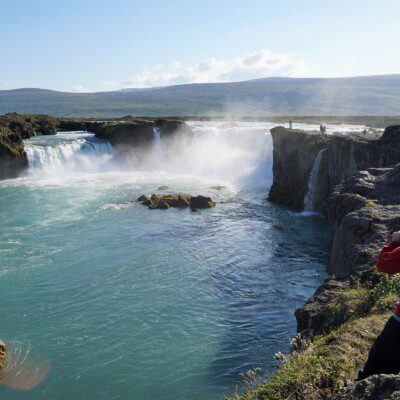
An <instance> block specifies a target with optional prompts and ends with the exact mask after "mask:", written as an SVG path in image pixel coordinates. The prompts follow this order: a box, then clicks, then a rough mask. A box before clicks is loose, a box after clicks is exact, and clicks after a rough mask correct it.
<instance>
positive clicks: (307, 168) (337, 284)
mask: <svg viewBox="0 0 400 400" xmlns="http://www.w3.org/2000/svg"><path fill="white" fill-rule="evenodd" d="M271 132H272V137H273V143H274V165H273V170H274V184H273V186H272V188H271V192H270V195H269V199H270V201H275V202H278V203H280V204H284V205H288V206H291V207H294V208H297V209H299V210H301V209H302V208H303V207H304V199H305V198H306V196H307V192H308V190H309V179H310V175H311V172H312V170H313V165H314V163H315V160H316V158H317V155H318V153H319V152H321V151H323V157H321V158H320V162H319V163H318V164H319V165H318V171H314V172H315V174H316V177H317V179H316V180H315V182H314V184H315V185H318V188H317V190H316V192H317V193H318V199H317V200H318V202H319V204H317V207H318V208H319V210H320V211H321V212H322V213H323V214H324V215H325V216H326V217H327V219H328V221H329V223H330V225H331V227H332V229H333V232H334V236H333V244H332V252H331V257H330V261H329V264H328V265H327V271H328V274H329V275H330V276H329V277H328V279H326V281H325V282H324V283H323V284H322V285H321V287H319V288H318V289H317V291H316V292H315V294H314V295H313V296H312V298H310V299H309V300H308V301H307V303H306V304H305V305H304V306H303V307H301V308H300V309H298V310H296V313H295V315H296V319H297V327H298V335H297V336H296V338H295V339H294V340H293V341H292V351H291V352H290V353H289V354H288V355H285V356H282V357H280V358H281V360H280V362H279V364H278V368H277V371H276V373H275V374H273V375H272V376H270V377H269V379H268V381H266V382H264V383H261V384H257V385H255V388H254V389H253V390H247V391H245V393H244V394H243V395H242V396H240V398H242V399H246V400H250V399H251V400H256V399H257V400H258V399H268V400H274V399H275V400H279V399H287V398H295V399H309V400H311V399H331V398H335V399H336V400H340V399H343V400H344V399H346V400H347V399H361V398H370V399H388V398H397V397H393V396H397V395H398V390H399V389H398V380H399V377H398V376H387V375H380V376H374V377H370V378H367V379H365V380H364V381H361V382H359V383H357V384H355V383H354V378H355V377H356V374H357V371H358V369H359V368H361V367H362V366H363V363H364V362H365V360H366V357H367V354H368V351H369V349H370V347H371V345H372V343H373V341H374V340H375V338H376V336H377V335H378V334H379V332H380V331H381V329H382V328H383V325H384V324H385V322H386V320H387V319H388V317H389V316H390V313H391V310H392V308H393V306H394V305H395V304H396V303H397V302H398V301H399V293H400V278H399V277H397V276H392V277H390V276H388V275H384V274H381V273H378V272H377V271H376V269H375V262H376V258H377V256H378V254H379V252H380V249H381V248H382V246H383V245H384V244H385V243H386V242H387V241H389V239H390V236H391V233H392V232H393V231H394V230H398V229H399V227H400V126H393V127H388V128H387V129H386V130H385V132H384V133H383V135H382V137H380V138H379V139H376V138H371V139H370V138H368V137H363V136H362V135H351V136H325V135H319V134H316V133H314V132H311V133H309V132H302V131H295V130H287V129H285V128H281V127H280V128H274V129H272V131H271ZM314 170H315V168H314Z"/></svg>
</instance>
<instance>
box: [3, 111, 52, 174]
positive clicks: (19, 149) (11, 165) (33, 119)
mask: <svg viewBox="0 0 400 400" xmlns="http://www.w3.org/2000/svg"><path fill="white" fill-rule="evenodd" d="M56 123H57V121H56V119H55V118H53V117H49V116H47V115H22V114H16V113H10V114H6V115H2V116H0V179H9V178H16V177H18V176H20V175H22V174H23V173H24V171H25V170H26V169H27V167H28V159H27V157H26V153H25V150H24V145H23V142H22V140H23V139H28V138H30V137H32V136H35V135H53V134H55V133H56Z"/></svg>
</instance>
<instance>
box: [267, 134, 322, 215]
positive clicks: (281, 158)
mask: <svg viewBox="0 0 400 400" xmlns="http://www.w3.org/2000/svg"><path fill="white" fill-rule="evenodd" d="M271 135H272V140H273V146H274V150H273V158H274V159H273V167H272V169H273V173H274V181H273V184H272V187H271V189H270V191H269V195H268V200H269V201H272V202H275V203H279V204H283V205H285V206H289V207H293V208H296V209H302V208H303V206H304V198H305V196H306V194H307V191H308V180H309V176H310V172H311V169H312V167H313V165H314V161H315V159H316V157H317V155H318V153H319V152H320V151H321V150H322V149H325V148H326V147H327V145H328V142H329V137H328V136H326V135H320V134H318V132H304V131H301V130H295V129H286V128H283V127H276V128H273V129H271Z"/></svg>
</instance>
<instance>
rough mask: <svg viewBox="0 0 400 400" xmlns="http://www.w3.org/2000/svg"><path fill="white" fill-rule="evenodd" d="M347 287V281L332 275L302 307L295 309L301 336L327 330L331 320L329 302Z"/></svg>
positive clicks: (329, 327)
mask: <svg viewBox="0 0 400 400" xmlns="http://www.w3.org/2000/svg"><path fill="white" fill-rule="evenodd" d="M348 287H349V282H348V281H339V280H336V279H335V277H333V276H331V277H329V278H327V279H326V280H325V282H324V283H323V284H322V285H321V286H320V287H319V288H318V289H317V291H316V292H315V294H314V295H313V297H311V298H310V299H309V300H308V301H307V303H306V304H305V305H304V306H303V307H301V308H298V309H297V310H296V312H295V316H296V320H297V331H298V332H299V333H301V334H302V336H303V337H310V336H315V335H320V334H323V333H326V332H328V331H329V330H330V329H331V328H332V322H333V321H332V319H331V318H330V313H328V312H327V309H328V307H329V304H330V303H331V302H332V300H334V299H335V298H336V297H337V296H338V295H339V294H340V293H341V292H342V291H343V290H345V289H347V288H348Z"/></svg>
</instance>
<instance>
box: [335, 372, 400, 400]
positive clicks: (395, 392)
mask: <svg viewBox="0 0 400 400" xmlns="http://www.w3.org/2000/svg"><path fill="white" fill-rule="evenodd" d="M333 399H334V400H398V399H400V376H399V375H384V374H382V375H372V376H370V377H368V378H366V379H363V380H362V381H359V382H354V383H352V384H351V385H349V386H347V387H345V388H344V389H342V390H341V391H340V392H339V393H337V394H336V395H335V396H334V397H333Z"/></svg>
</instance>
